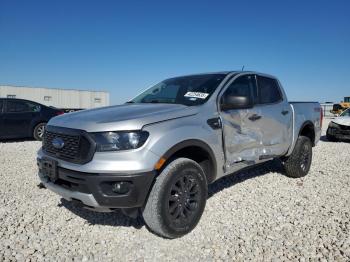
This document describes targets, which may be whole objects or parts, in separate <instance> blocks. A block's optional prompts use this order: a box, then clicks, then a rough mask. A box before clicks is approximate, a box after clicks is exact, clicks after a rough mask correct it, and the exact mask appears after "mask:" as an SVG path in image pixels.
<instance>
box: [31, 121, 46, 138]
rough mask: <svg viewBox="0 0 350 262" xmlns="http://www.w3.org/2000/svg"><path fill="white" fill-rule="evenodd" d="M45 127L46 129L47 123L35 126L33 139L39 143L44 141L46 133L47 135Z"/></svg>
mask: <svg viewBox="0 0 350 262" xmlns="http://www.w3.org/2000/svg"><path fill="white" fill-rule="evenodd" d="M45 127H46V123H40V124H37V125H36V126H35V128H34V131H33V137H34V138H35V139H36V140H38V141H41V140H43V137H44V133H45Z"/></svg>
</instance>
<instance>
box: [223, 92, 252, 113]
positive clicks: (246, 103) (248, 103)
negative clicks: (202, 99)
mask: <svg viewBox="0 0 350 262" xmlns="http://www.w3.org/2000/svg"><path fill="white" fill-rule="evenodd" d="M252 107H253V102H252V100H251V98H250V97H248V96H233V95H229V96H225V97H222V99H221V110H223V111H226V110H231V109H247V108H252Z"/></svg>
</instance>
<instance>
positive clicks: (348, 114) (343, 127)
mask: <svg viewBox="0 0 350 262" xmlns="http://www.w3.org/2000/svg"><path fill="white" fill-rule="evenodd" d="M327 139H328V140H329V141H334V142H335V141H338V140H348V139H350V108H348V109H346V110H345V111H344V112H343V113H341V114H340V116H338V117H337V118H335V119H333V120H332V121H331V122H330V123H329V126H328V129H327Z"/></svg>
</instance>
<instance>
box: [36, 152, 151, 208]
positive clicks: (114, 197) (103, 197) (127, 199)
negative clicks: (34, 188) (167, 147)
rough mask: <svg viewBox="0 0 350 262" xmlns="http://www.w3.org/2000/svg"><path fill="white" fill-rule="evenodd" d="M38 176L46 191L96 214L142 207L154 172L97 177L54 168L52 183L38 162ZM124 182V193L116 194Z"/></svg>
mask: <svg viewBox="0 0 350 262" xmlns="http://www.w3.org/2000/svg"><path fill="white" fill-rule="evenodd" d="M37 161H38V167H39V177H40V180H41V182H42V183H43V184H44V185H45V187H46V188H48V189H49V190H51V191H53V192H55V193H56V194H58V195H60V196H62V197H63V198H64V199H66V200H69V201H78V202H80V203H81V204H83V205H85V206H87V207H89V208H92V209H95V210H96V211H111V210H113V209H115V208H135V207H142V206H143V204H144V202H145V200H146V198H147V195H148V192H149V190H150V189H151V186H152V183H153V180H154V178H155V175H156V171H151V172H145V173H137V174H109V173H108V174H96V173H83V172H77V171H73V170H69V169H65V168H62V167H58V168H57V178H56V179H55V180H54V181H53V180H52V179H51V178H49V177H47V176H44V175H43V174H42V172H41V164H42V161H41V159H38V160H37ZM120 182H124V184H123V185H126V191H127V192H122V193H116V192H115V191H113V187H114V186H115V184H116V183H120Z"/></svg>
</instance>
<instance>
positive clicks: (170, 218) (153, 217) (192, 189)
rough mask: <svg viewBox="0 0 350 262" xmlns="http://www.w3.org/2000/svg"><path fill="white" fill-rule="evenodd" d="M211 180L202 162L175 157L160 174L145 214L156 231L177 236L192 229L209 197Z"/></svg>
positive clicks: (148, 222)
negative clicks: (209, 180) (207, 176)
mask: <svg viewBox="0 0 350 262" xmlns="http://www.w3.org/2000/svg"><path fill="white" fill-rule="evenodd" d="M207 192H208V187H207V181H206V177H205V174H204V171H203V169H202V168H201V166H200V165H199V164H198V163H197V162H195V161H193V160H191V159H187V158H178V159H175V160H174V161H172V162H171V163H170V164H168V166H166V168H165V169H164V170H163V171H162V172H161V174H160V175H159V176H158V177H157V179H156V182H155V184H154V186H153V188H152V190H151V193H150V195H149V198H148V200H147V203H146V206H145V208H144V210H143V218H144V220H145V223H146V225H147V226H148V228H149V229H150V230H151V231H153V232H154V233H156V234H158V235H160V236H163V237H166V238H177V237H181V236H183V235H185V234H187V233H189V232H190V231H192V230H193V229H194V228H195V227H196V225H197V223H198V222H199V220H200V218H201V216H202V213H203V211H204V207H205V203H206V200H207Z"/></svg>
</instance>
